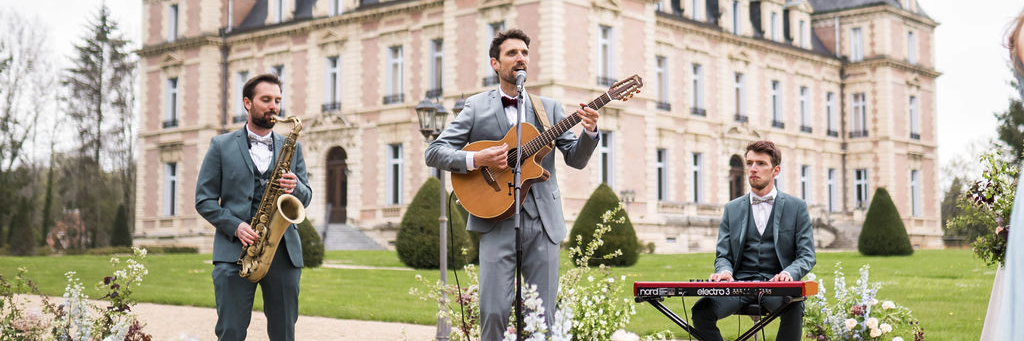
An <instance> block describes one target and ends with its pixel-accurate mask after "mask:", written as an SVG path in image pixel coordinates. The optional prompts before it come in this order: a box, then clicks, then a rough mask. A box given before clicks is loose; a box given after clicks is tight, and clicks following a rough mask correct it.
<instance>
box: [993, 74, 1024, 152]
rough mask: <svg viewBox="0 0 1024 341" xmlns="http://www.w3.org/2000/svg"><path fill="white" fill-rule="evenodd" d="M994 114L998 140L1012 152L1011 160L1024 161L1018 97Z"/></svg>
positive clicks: (1022, 119)
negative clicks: (1004, 108)
mask: <svg viewBox="0 0 1024 341" xmlns="http://www.w3.org/2000/svg"><path fill="white" fill-rule="evenodd" d="M1015 84H1016V83H1015ZM994 115H995V116H996V120H997V121H998V126H996V134H997V135H998V136H999V140H1000V141H1002V143H1003V144H1004V145H1005V146H1006V147H1007V148H1008V149H1009V150H1010V151H1011V152H1012V156H1013V159H1012V160H1013V162H1014V163H1015V164H1020V163H1021V161H1024V130H1022V129H1021V127H1024V106H1022V104H1021V101H1020V100H1019V99H1011V100H1010V104H1009V105H1008V106H1007V108H1006V111H1004V112H1001V113H995V114H994Z"/></svg>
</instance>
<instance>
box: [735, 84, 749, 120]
mask: <svg viewBox="0 0 1024 341" xmlns="http://www.w3.org/2000/svg"><path fill="white" fill-rule="evenodd" d="M732 89H733V104H732V108H733V110H734V114H735V115H736V120H737V121H745V120H746V117H747V113H746V111H745V110H744V108H743V101H744V100H743V92H744V91H743V73H741V72H737V73H736V75H735V77H734V78H733V83H732Z"/></svg>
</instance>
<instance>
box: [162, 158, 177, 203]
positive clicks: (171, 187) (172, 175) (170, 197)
mask: <svg viewBox="0 0 1024 341" xmlns="http://www.w3.org/2000/svg"><path fill="white" fill-rule="evenodd" d="M177 192H178V163H177V162H168V163H165V164H164V215H166V216H173V215H176V214H177V211H176V210H175V207H176V205H175V203H174V200H175V199H176V196H175V193H177Z"/></svg>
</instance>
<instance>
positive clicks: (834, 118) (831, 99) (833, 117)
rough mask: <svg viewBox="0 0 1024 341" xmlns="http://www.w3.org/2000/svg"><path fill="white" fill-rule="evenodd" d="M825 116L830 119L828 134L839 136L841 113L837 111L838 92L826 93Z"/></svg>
mask: <svg viewBox="0 0 1024 341" xmlns="http://www.w3.org/2000/svg"><path fill="white" fill-rule="evenodd" d="M825 117H826V118H827V119H828V136H839V114H838V113H837V111H836V94H835V93H832V92H828V93H826V94H825Z"/></svg>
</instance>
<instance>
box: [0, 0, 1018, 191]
mask: <svg viewBox="0 0 1024 341" xmlns="http://www.w3.org/2000/svg"><path fill="white" fill-rule="evenodd" d="M104 2H105V3H106V4H107V5H108V6H109V7H110V8H111V13H112V15H113V17H114V19H116V20H117V21H118V23H120V25H121V29H122V30H123V31H124V32H125V33H126V36H127V37H128V38H131V39H133V40H134V41H139V39H140V37H141V29H142V24H141V19H142V2H143V0H29V1H20V0H0V10H10V9H12V8H13V9H14V10H15V11H17V12H20V13H21V14H22V15H25V16H28V17H30V18H32V17H36V18H38V19H39V20H41V21H42V22H43V23H45V24H46V25H48V26H49V28H48V29H49V32H50V35H49V36H50V38H51V39H50V41H49V44H50V45H51V47H52V50H54V51H56V52H57V53H58V55H60V56H62V60H60V61H58V65H64V66H66V65H67V63H68V62H67V57H68V56H70V55H71V54H72V52H73V44H74V43H75V42H77V41H79V40H80V39H81V37H82V35H83V34H84V27H86V25H87V23H88V21H89V20H90V19H91V18H93V17H94V16H95V14H96V11H97V8H98V7H99V5H100V4H101V3H104ZM919 3H920V5H921V7H922V8H924V10H925V12H926V13H928V15H929V16H930V17H931V18H932V19H934V20H936V21H938V22H939V26H938V27H937V28H936V29H935V42H934V45H935V50H934V52H935V65H936V69H937V70H938V71H939V72H941V73H942V76H940V77H939V78H938V80H937V81H936V108H937V109H936V111H937V112H936V115H937V124H938V144H939V152H938V154H939V165H940V166H946V165H947V164H950V162H951V161H952V160H954V159H957V158H959V159H966V158H967V157H968V156H967V155H968V154H970V153H971V151H972V148H971V147H970V146H971V145H972V144H975V145H977V144H979V143H983V142H984V141H988V140H990V139H993V138H995V126H996V120H995V118H994V117H993V115H992V113H994V112H999V111H1004V110H1005V109H1006V107H1007V103H1008V99H1009V98H1010V96H1014V90H1013V88H1012V87H1010V85H1009V81H1010V78H1011V74H1010V71H1009V67H1008V65H1009V64H1008V57H1007V52H1006V48H1005V46H1004V37H1005V32H1006V29H1007V28H1008V24H1009V22H1010V21H1011V20H1012V19H1013V18H1014V17H1015V16H1016V15H1017V14H1018V13H1020V11H1021V9H1024V2H1022V1H1020V0H991V1H984V5H980V4H978V3H977V2H969V1H956V0H919ZM973 149H977V148H973ZM944 182H947V181H946V178H945V177H944V176H943V175H941V174H940V183H944Z"/></svg>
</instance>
